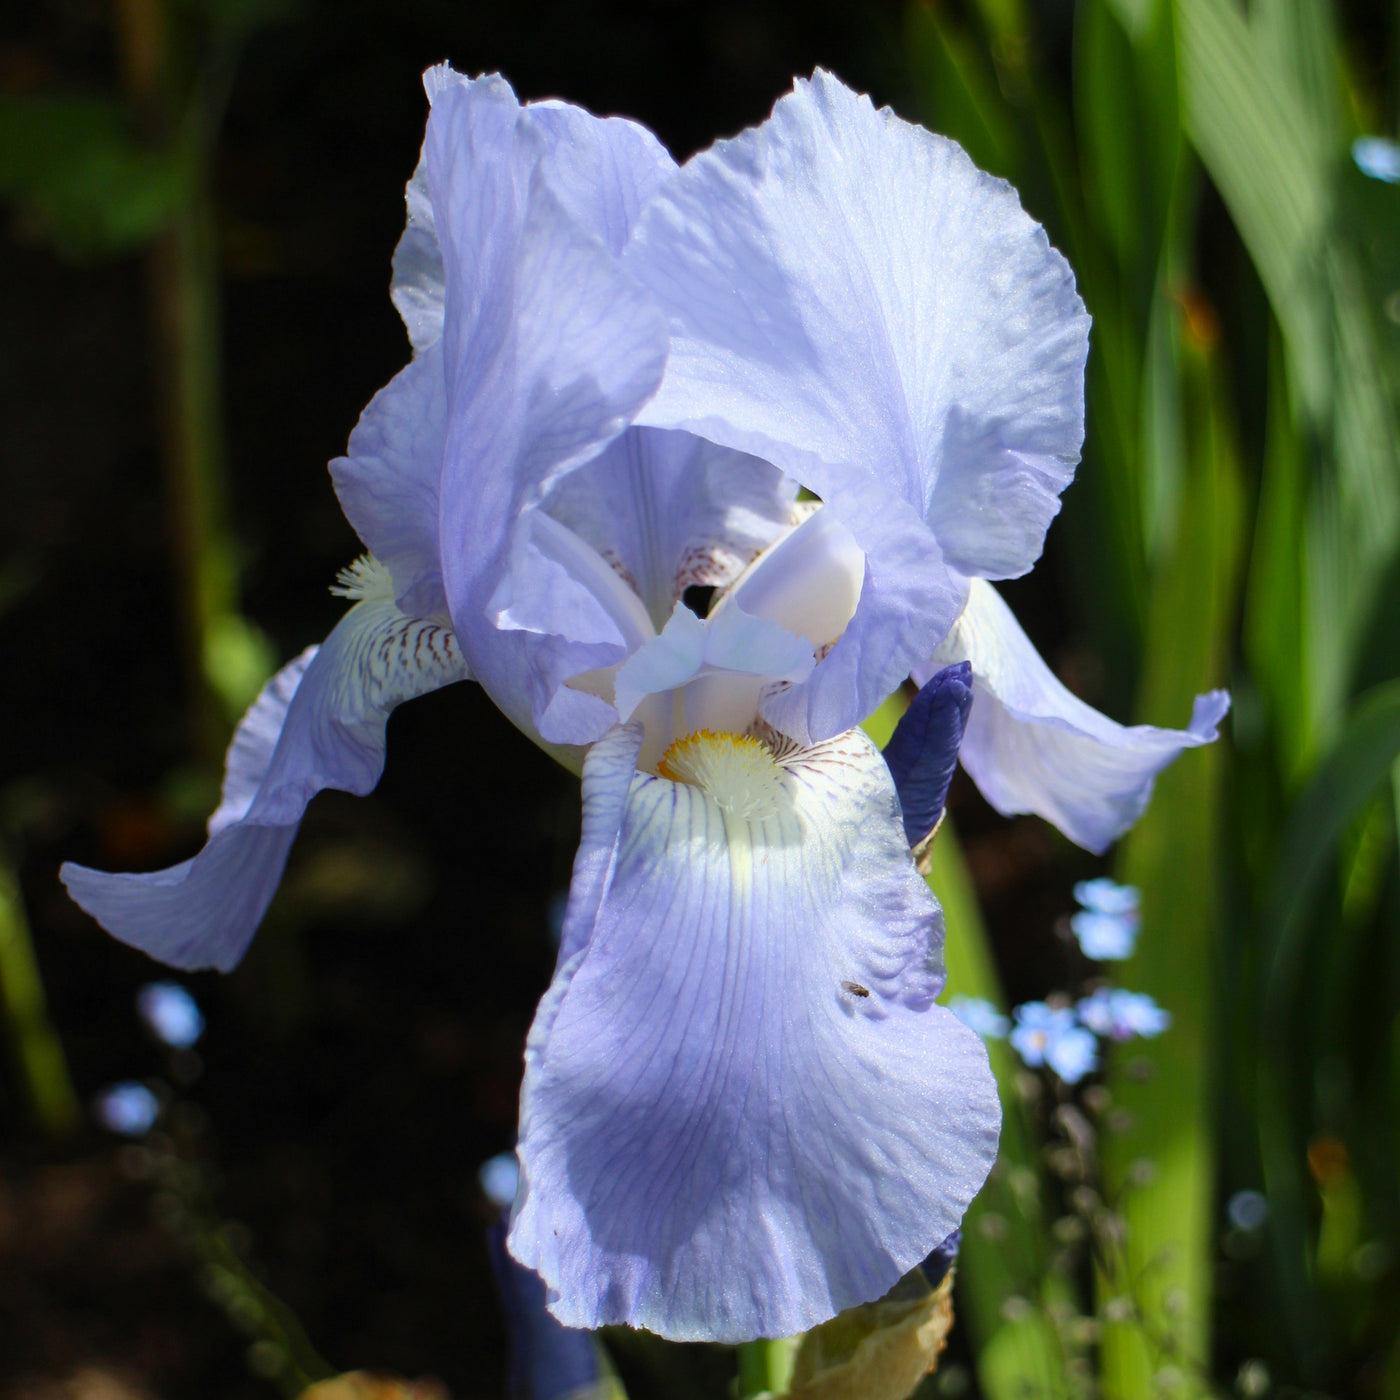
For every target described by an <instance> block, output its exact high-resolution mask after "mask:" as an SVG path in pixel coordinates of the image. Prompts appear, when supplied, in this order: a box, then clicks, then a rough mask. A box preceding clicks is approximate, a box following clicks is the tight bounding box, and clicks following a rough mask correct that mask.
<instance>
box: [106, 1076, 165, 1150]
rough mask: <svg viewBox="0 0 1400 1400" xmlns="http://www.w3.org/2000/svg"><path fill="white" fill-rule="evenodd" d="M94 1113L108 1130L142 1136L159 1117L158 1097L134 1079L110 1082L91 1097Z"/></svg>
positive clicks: (126, 1134)
mask: <svg viewBox="0 0 1400 1400" xmlns="http://www.w3.org/2000/svg"><path fill="white" fill-rule="evenodd" d="M92 1113H93V1117H94V1118H96V1119H97V1121H98V1122H99V1123H101V1124H102V1126H103V1127H104V1128H106V1129H107V1130H108V1131H109V1132H113V1133H120V1134H121V1135H122V1136H123V1137H145V1136H146V1134H147V1133H149V1132H150V1131H151V1129H152V1128H153V1127H155V1122H156V1119H157V1118H159V1117H160V1100H159V1099H158V1098H157V1097H156V1096H155V1094H154V1093H153V1092H152V1091H151V1090H150V1089H149V1088H147V1087H146V1085H144V1084H142V1083H140V1082H139V1081H137V1080H134V1079H126V1080H123V1081H122V1082H121V1083H120V1084H111V1085H108V1087H107V1088H105V1089H103V1090H102V1091H101V1092H100V1093H99V1094H97V1095H96V1096H95V1097H94V1099H93V1101H92Z"/></svg>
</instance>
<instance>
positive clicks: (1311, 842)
mask: <svg viewBox="0 0 1400 1400" xmlns="http://www.w3.org/2000/svg"><path fill="white" fill-rule="evenodd" d="M1397 757H1400V680H1397V681H1391V682H1388V683H1387V684H1385V685H1381V686H1377V687H1375V688H1374V689H1373V690H1371V691H1369V692H1368V693H1367V694H1366V695H1365V696H1364V697H1363V698H1362V699H1361V701H1360V702H1359V703H1358V704H1357V705H1356V707H1355V709H1354V710H1353V712H1352V715H1351V717H1350V719H1349V720H1348V722H1347V725H1346V727H1345V729H1344V731H1343V734H1342V737H1341V739H1340V741H1339V742H1338V743H1337V745H1336V746H1335V748H1334V749H1333V750H1332V751H1331V753H1330V754H1329V755H1328V757H1327V758H1326V759H1325V760H1324V761H1323V763H1322V764H1321V766H1320V767H1319V768H1318V770H1317V772H1316V773H1315V774H1314V776H1313V778H1312V780H1311V781H1310V782H1309V783H1308V785H1307V787H1306V789H1305V790H1304V791H1303V793H1302V794H1301V795H1300V797H1299V798H1298V800H1297V802H1296V803H1295V804H1294V805H1293V807H1292V809H1291V810H1290V812H1289V816H1288V821H1287V825H1286V827H1285V831H1284V835H1283V839H1282V841H1281V842H1280V844H1279V848H1278V854H1277V857H1276V859H1275V862H1274V874H1273V878H1272V880H1271V881H1270V885H1269V888H1268V892H1267V895H1266V899H1265V903H1264V908H1263V916H1262V920H1261V923H1262V928H1263V932H1264V935H1265V938H1266V939H1268V940H1270V943H1271V950H1270V955H1269V957H1268V962H1267V983H1266V991H1265V999H1264V1010H1263V1017H1262V1027H1261V1035H1260V1041H1259V1050H1258V1054H1259V1061H1258V1068H1257V1083H1258V1090H1257V1092H1258V1118H1259V1142H1260V1154H1261V1158H1262V1161H1263V1167H1264V1179H1265V1184H1266V1186H1267V1188H1268V1194H1269V1203H1270V1207H1271V1226H1270V1242H1271V1246H1272V1251H1273V1258H1274V1272H1275V1278H1276V1282H1277V1286H1278V1289H1279V1294H1280V1297H1281V1299H1282V1303H1283V1307H1284V1309H1285V1312H1286V1318H1285V1321H1286V1323H1287V1335H1288V1337H1289V1339H1290V1341H1291V1344H1292V1348H1293V1350H1294V1352H1295V1354H1296V1356H1297V1359H1298V1362H1299V1364H1300V1366H1301V1368H1302V1371H1303V1374H1304V1375H1305V1376H1318V1375H1320V1374H1321V1373H1322V1370H1323V1367H1324V1364H1325V1356H1326V1349H1327V1337H1326V1329H1325V1326H1324V1324H1323V1322H1322V1319H1321V1317H1320V1315H1319V1309H1318V1306H1317V1299H1316V1294H1315V1291H1314V1284H1313V1282H1312V1279H1311V1277H1310V1255H1311V1249H1310V1244H1309V1236H1310V1233H1311V1223H1310V1200H1309V1187H1308V1184H1307V1181H1306V1178H1305V1176H1304V1171H1303V1162H1304V1155H1305V1142H1304V1139H1305V1137H1306V1130H1305V1129H1303V1128H1302V1127H1301V1126H1300V1125H1299V1124H1298V1123H1297V1121H1296V1115H1295V1112H1294V1109H1293V1106H1292V1103H1291V1101H1290V1089H1291V1087H1292V1086H1293V1085H1295V1084H1297V1083H1299V1082H1305V1081H1306V1072H1305V1070H1304V1068H1303V1067H1302V1066H1301V1065H1300V1064H1299V1062H1298V1061H1299V1054H1298V1036H1297V1034H1296V1029H1297V1025H1296V1023H1297V1020H1298V1018H1299V1017H1300V1016H1301V1015H1302V1014H1303V1011H1302V1009H1301V1003H1302V1002H1303V1001H1304V1000H1305V999H1306V998H1307V996H1308V993H1307V991H1306V989H1305V988H1304V986H1303V985H1302V973H1303V969H1304V967H1305V966H1306V964H1307V962H1308V953H1309V951H1310V950H1309V939H1310V937H1311V938H1313V939H1318V938H1330V937H1331V936H1332V928H1331V924H1330V921H1325V922H1318V921H1315V920H1311V919H1310V917H1309V916H1310V915H1311V914H1312V912H1313V910H1314V908H1315V905H1316V901H1317V897H1318V895H1319V892H1320V890H1321V887H1322V886H1323V885H1324V883H1325V882H1326V881H1327V880H1328V879H1329V878H1330V876H1331V873H1332V870H1333V868H1334V866H1335V863H1336V857H1337V851H1338V847H1339V844H1340V842H1341V840H1342V837H1343V835H1344V834H1345V832H1346V831H1347V829H1348V828H1349V827H1350V826H1351V824H1352V823H1353V822H1354V821H1355V819H1356V818H1357V816H1358V814H1359V813H1360V812H1361V811H1362V809H1363V808H1364V807H1365V806H1366V804H1367V803H1368V802H1370V801H1371V800H1372V799H1373V798H1374V796H1375V794H1376V793H1377V791H1378V790H1380V789H1381V787H1382V785H1383V784H1384V783H1385V782H1386V780H1387V779H1388V778H1390V777H1391V774H1392V770H1393V765H1394V764H1395V762H1396V760H1397Z"/></svg>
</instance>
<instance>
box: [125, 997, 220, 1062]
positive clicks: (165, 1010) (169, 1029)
mask: <svg viewBox="0 0 1400 1400" xmlns="http://www.w3.org/2000/svg"><path fill="white" fill-rule="evenodd" d="M136 1009H137V1010H138V1011H139V1012H140V1013H141V1019H142V1020H143V1021H144V1022H145V1023H146V1026H147V1028H148V1029H149V1030H150V1032H151V1034H152V1035H154V1036H155V1037H156V1039H157V1040H163V1041H164V1042H165V1043H166V1044H167V1045H168V1046H170V1047H171V1049H172V1050H188V1049H189V1048H190V1046H192V1045H194V1044H195V1043H196V1042H197V1041H198V1040H199V1037H200V1036H202V1035H203V1034H204V1015H203V1013H202V1012H201V1011H200V1009H199V1005H198V1003H197V1002H196V1001H195V999H194V998H193V997H192V996H191V995H190V993H189V992H188V991H187V990H186V989H185V988H184V987H182V986H181V985H180V984H179V983H178V982H148V983H147V984H146V985H145V986H144V987H142V988H141V990H140V991H139V992H137V994H136Z"/></svg>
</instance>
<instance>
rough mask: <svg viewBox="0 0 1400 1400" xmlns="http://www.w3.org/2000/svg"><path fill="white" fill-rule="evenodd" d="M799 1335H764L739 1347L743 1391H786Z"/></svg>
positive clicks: (742, 1393)
mask: <svg viewBox="0 0 1400 1400" xmlns="http://www.w3.org/2000/svg"><path fill="white" fill-rule="evenodd" d="M797 1340H798V1339H797V1338H795V1337H774V1338H767V1337H761V1338H759V1340H758V1341H756V1342H745V1343H743V1345H741V1346H740V1347H739V1395H740V1397H741V1400H742V1398H743V1397H748V1396H757V1395H782V1394H784V1393H786V1391H787V1388H788V1385H789V1384H790V1382H791V1381H792V1365H793V1362H794V1360H795V1359H796V1357H797Z"/></svg>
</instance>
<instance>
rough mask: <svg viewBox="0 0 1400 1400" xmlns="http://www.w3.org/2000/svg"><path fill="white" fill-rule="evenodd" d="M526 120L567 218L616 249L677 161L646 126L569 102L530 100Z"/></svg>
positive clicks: (622, 244)
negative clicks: (588, 109) (600, 113)
mask: <svg viewBox="0 0 1400 1400" xmlns="http://www.w3.org/2000/svg"><path fill="white" fill-rule="evenodd" d="M524 112H525V122H526V124H527V125H528V126H529V127H530V128H531V130H533V131H535V132H537V133H538V134H539V137H540V141H541V144H542V146H543V148H544V152H545V154H544V157H543V160H542V162H541V168H542V172H543V174H544V178H545V179H546V180H548V182H549V185H550V188H551V189H552V190H553V191H554V193H555V195H556V196H557V197H558V199H559V202H560V204H562V205H563V207H564V209H565V211H566V212H567V213H568V215H569V217H570V218H571V219H573V220H574V222H575V223H577V224H579V225H580V227H582V228H585V229H587V230H588V231H589V232H590V233H591V234H593V235H594V236H595V237H596V238H598V239H600V240H601V241H602V243H603V245H604V246H605V247H606V248H607V249H608V251H609V252H612V253H620V252H621V251H622V249H623V246H624V245H625V244H626V243H627V240H628V239H629V238H631V236H632V229H633V226H634V225H635V224H636V222H637V217H638V215H639V214H640V213H641V211H642V209H643V207H644V206H645V205H646V203H647V201H648V200H649V199H650V198H651V197H652V195H654V194H655V193H656V191H657V189H659V188H660V186H661V185H662V184H663V183H664V182H665V181H666V180H667V179H669V178H670V177H671V176H672V175H673V174H674V173H675V170H676V162H675V161H674V160H672V159H671V155H670V153H669V152H668V151H667V150H666V148H665V147H664V146H663V145H662V144H661V142H660V141H658V140H657V139H656V137H655V136H653V135H652V133H651V132H650V131H648V130H647V129H646V127H644V126H640V125H638V123H636V122H634V121H629V120H628V119H627V118H626V117H595V116H594V115H593V113H592V112H586V111H585V110H584V109H583V108H582V107H575V106H573V105H571V104H570V103H568V102H559V101H547V102H532V103H530V104H529V105H528V106H526V107H525V109H524Z"/></svg>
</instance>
